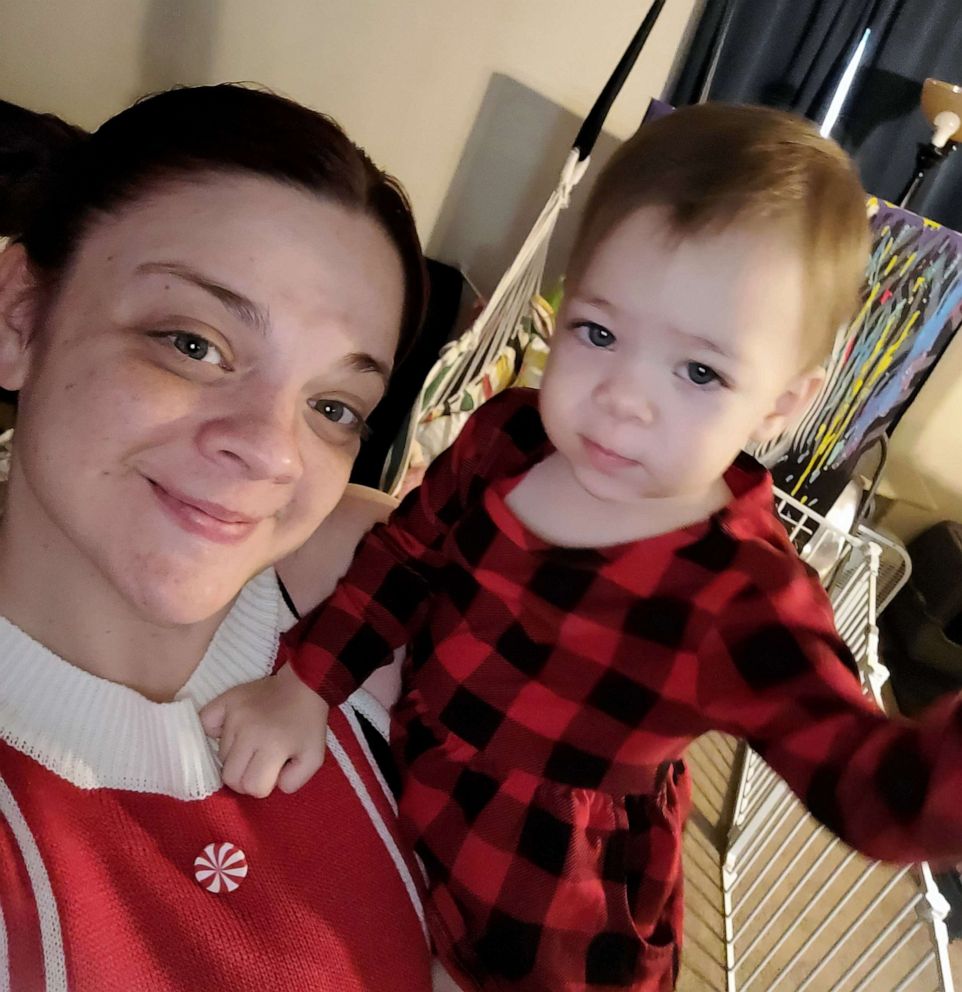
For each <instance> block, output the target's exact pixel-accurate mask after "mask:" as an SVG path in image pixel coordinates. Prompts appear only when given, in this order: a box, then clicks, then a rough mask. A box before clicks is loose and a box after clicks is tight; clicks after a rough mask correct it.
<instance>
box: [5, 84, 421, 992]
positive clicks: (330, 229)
mask: <svg viewBox="0 0 962 992" xmlns="http://www.w3.org/2000/svg"><path fill="white" fill-rule="evenodd" d="M421 266H422V261H421V255H420V249H419V246H418V242H417V235H416V233H415V230H414V226H413V220H412V218H411V215H410V211H409V209H408V206H407V203H406V201H405V199H404V196H403V193H401V191H400V190H399V189H398V187H397V186H396V185H395V184H394V182H393V181H392V180H391V179H390V178H389V177H387V176H385V175H384V174H383V173H381V172H380V171H379V170H377V169H376V168H375V167H374V166H373V165H372V164H371V163H370V161H369V160H368V159H367V158H366V157H365V156H364V155H363V153H361V152H360V151H359V150H358V149H357V148H356V147H355V146H354V145H352V144H351V143H350V141H348V139H347V138H346V137H345V136H344V135H343V133H342V132H341V131H340V130H339V129H338V128H337V126H336V125H334V124H333V123H332V122H330V121H329V120H327V119H326V118H323V117H321V116H320V115H318V114H315V113H313V112H312V111H309V110H306V109H305V108H302V107H299V106H297V105H296V104H293V103H290V102H288V101H285V100H282V99H280V98H278V97H275V96H272V95H269V94H266V93H261V92H256V91H252V90H247V89H243V88H239V87H231V86H218V87H208V88H198V89H182V90H177V91H172V92H169V93H164V94H161V95H159V96H156V97H152V98H150V99H148V100H145V101H143V102H141V103H139V104H137V105H135V106H134V107H132V108H130V109H129V110H127V111H124V112H123V113H121V114H120V115H118V116H117V117H115V118H113V119H112V120H110V121H108V122H107V123H106V124H105V125H104V126H103V127H101V128H100V129H99V130H98V131H97V132H95V133H94V134H93V135H92V136H89V137H86V138H83V139H82V140H78V141H77V142H76V143H71V144H70V146H69V148H67V150H66V151H65V152H64V153H63V154H62V155H59V156H58V158H57V161H56V162H55V163H54V166H53V167H52V169H51V174H50V176H49V178H48V189H47V191H46V195H45V196H44V197H43V200H42V206H41V207H40V208H39V209H38V210H37V211H36V212H34V214H33V215H32V216H31V217H30V218H28V220H27V221H26V223H25V225H24V229H23V231H22V232H21V236H20V238H19V241H18V243H16V244H14V245H12V246H11V247H9V248H7V250H6V251H5V252H4V253H3V254H2V255H0V386H2V387H4V388H6V389H12V390H19V393H20V400H19V414H18V428H17V435H16V441H15V447H14V452H13V456H12V464H11V473H10V480H9V485H8V492H7V499H6V508H5V511H4V514H3V517H2V520H0V614H2V617H3V619H0V910H2V917H0V921H2V925H0V988H8V987H9V988H12V989H13V990H14V992H17V990H34V989H48V990H53V989H68V988H69V989H79V990H87V989H95V990H98V992H99V990H110V989H118V990H120V989H123V990H125V992H129V990H134V989H185V990H186V989H190V990H195V989H201V988H203V989H231V990H235V989H257V990H259V992H261V990H265V989H332V990H335V989H336V990H338V992H347V990H355V989H356V990H361V989H364V990H378V989H385V990H387V989H391V990H406V989H423V988H427V987H429V983H430V979H429V977H428V976H429V956H428V949H427V944H426V941H425V938H424V936H423V921H422V919H421V915H420V907H419V905H418V903H417V897H416V895H415V893H414V883H413V877H414V872H415V871H416V868H415V866H414V865H413V864H412V863H411V861H410V860H409V859H408V858H407V857H406V856H405V855H404V854H402V853H401V849H400V848H399V846H398V845H397V843H396V840H395V837H394V833H393V824H392V816H391V800H390V794H389V792H388V790H387V788H386V785H385V782H384V778H383V776H382V775H381V774H380V773H379V772H378V771H377V770H376V766H375V765H374V764H373V762H372V761H371V750H370V748H371V747H372V746H373V747H375V748H376V747H377V735H376V734H374V735H366V734H365V732H364V719H363V717H359V716H358V713H359V712H361V713H362V714H363V713H366V714H367V715H368V718H369V719H370V720H372V721H373V722H375V723H376V722H378V721H379V720H381V719H382V718H383V715H384V714H383V708H382V707H380V706H379V704H377V703H376V701H375V700H374V698H373V697H372V696H371V695H370V694H369V693H366V692H364V691H363V690H362V692H361V693H359V694H358V696H356V697H355V699H354V700H353V701H352V703H353V705H350V706H348V707H345V708H344V711H343V712H342V713H340V714H339V716H338V719H337V722H336V724H335V723H334V721H332V724H331V727H332V731H333V733H332V736H331V737H330V739H329V742H328V746H329V750H330V752H331V753H332V754H333V756H334V758H335V760H334V761H327V762H325V765H324V769H323V771H322V772H321V773H320V774H319V775H318V776H317V777H316V778H314V779H312V780H311V782H310V783H309V784H308V785H307V786H306V787H305V788H304V789H303V790H302V791H301V792H299V793H298V794H297V795H296V796H287V795H283V794H278V795H275V796H272V797H271V798H269V799H266V800H263V801H258V800H254V799H249V798H247V799H245V798H243V797H239V796H237V795H235V794H233V793H230V792H228V791H226V790H224V789H222V788H221V784H220V770H219V768H218V767H217V764H216V762H215V760H214V757H213V754H214V752H213V750H212V748H211V745H210V742H209V741H208V740H207V739H206V738H205V736H204V734H203V731H202V729H201V725H200V722H199V720H198V718H197V710H198V709H199V708H200V707H202V706H203V705H204V704H205V703H206V702H207V701H209V700H210V699H212V698H213V697H214V696H216V695H217V694H219V693H220V692H222V691H223V690H224V689H226V688H228V687H230V686H232V685H236V684H238V683H241V682H244V681H249V680H250V679H253V678H256V677H258V676H261V675H264V674H266V673H268V672H269V671H271V670H272V667H273V663H274V653H275V649H276V645H277V640H278V635H279V632H280V631H281V630H282V629H284V628H285V627H286V626H288V625H290V624H291V623H293V621H294V613H293V612H292V609H296V610H304V609H307V608H309V607H311V606H313V605H314V604H316V603H317V602H318V601H320V599H321V598H323V596H324V595H325V594H326V593H327V592H328V591H329V589H330V588H331V586H332V584H333V582H334V580H335V579H336V577H337V575H338V574H339V573H340V572H341V571H342V570H343V568H344V567H345V566H346V563H347V561H348V559H349V557H350V553H351V550H352V548H353V545H354V543H355V541H356V539H357V537H358V536H359V535H360V534H361V533H362V532H363V531H364V530H365V529H366V528H367V527H369V526H370V525H371V523H372V522H373V521H374V520H375V519H377V518H378V517H379V516H380V515H382V513H383V508H382V507H381V506H380V505H379V504H378V503H376V502H372V501H370V500H365V499H364V498H363V497H361V496H359V495H357V494H353V495H349V496H346V497H345V496H344V493H345V487H346V485H347V479H348V473H349V470H350V466H351V463H352V461H353V459H354V456H355V455H356V453H357V450H358V446H359V443H360V439H361V437H362V435H363V433H364V418H365V417H366V416H367V415H368V414H369V413H370V412H371V410H372V409H373V408H374V406H375V405H376V404H377V402H378V400H379V399H380V397H381V396H382V394H383V392H384V389H385V385H386V380H387V376H388V374H389V372H390V369H391V365H392V362H393V359H394V356H395V353H396V352H397V351H398V349H399V348H400V347H403V346H404V344H405V343H406V342H407V341H408V340H409V339H410V336H411V334H412V332H413V331H414V329H415V327H416V325H417V323H418V321H419V318H420V311H421V307H422V300H423V280H422V268H421ZM342 497H343V498H342ZM322 522H323V525H322ZM275 563H277V564H276V570H275V568H274V566H275ZM279 580H280V581H279ZM281 582H283V585H281V584H280V583H281ZM285 587H286V592H287V593H289V597H288V598H287V599H286V602H285V598H284V592H285ZM368 730H369V728H368ZM288 773H289V776H290V779H289V782H288V786H289V787H291V788H293V787H295V786H296V785H298V784H299V781H298V770H297V769H296V768H291V769H289V770H288ZM321 824H323V829H321ZM305 933H306V934H309V939H308V940H306V941H305V940H304V939H303V935H304V934H305Z"/></svg>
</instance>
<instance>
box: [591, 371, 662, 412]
mask: <svg viewBox="0 0 962 992" xmlns="http://www.w3.org/2000/svg"><path fill="white" fill-rule="evenodd" d="M598 401H599V403H600V404H601V405H602V407H603V409H605V411H606V412H607V413H608V414H609V416H611V417H614V418H615V419H616V420H637V421H639V422H640V423H642V424H645V425H646V426H647V425H650V424H653V423H654V421H655V417H656V409H655V404H654V402H653V399H652V397H651V393H650V391H649V390H648V389H647V388H646V386H645V384H644V383H643V382H642V381H641V378H640V377H639V376H637V375H632V374H630V372H629V371H627V370H622V371H621V372H619V373H617V374H615V375H612V376H610V377H609V378H607V379H605V380H604V381H603V382H602V383H601V385H600V386H599V389H598Z"/></svg>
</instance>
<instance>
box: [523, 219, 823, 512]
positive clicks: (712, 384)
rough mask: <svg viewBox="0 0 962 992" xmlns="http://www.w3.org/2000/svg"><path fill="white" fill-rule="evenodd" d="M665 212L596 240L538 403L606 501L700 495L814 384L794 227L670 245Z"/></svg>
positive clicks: (795, 408)
mask: <svg viewBox="0 0 962 992" xmlns="http://www.w3.org/2000/svg"><path fill="white" fill-rule="evenodd" d="M666 230H667V229H666V226H665V222H664V221H663V220H662V213H661V212H660V211H659V210H657V209H653V208H645V209H643V210H639V211H638V212H636V213H634V214H632V215H631V216H629V217H628V218H627V219H626V220H625V221H624V222H623V223H622V224H621V225H619V226H618V227H617V228H616V229H615V230H614V231H612V233H611V234H609V235H608V236H607V237H606V238H605V239H604V240H603V241H602V242H601V243H600V244H599V245H598V247H597V249H596V250H595V252H594V254H593V255H592V257H591V258H590V259H589V261H588V264H587V267H586V268H585V271H584V273H583V275H582V277H581V278H580V279H579V280H578V282H577V284H576V285H573V286H571V287H570V291H569V295H568V296H567V297H566V299H565V303H564V306H563V307H562V310H561V313H560V314H559V317H558V329H557V332H556V335H555V339H554V342H553V346H552V351H551V357H550V360H549V363H548V368H547V370H546V373H545V378H544V383H543V386H542V391H541V392H542V395H541V410H542V416H543V418H544V423H545V428H546V430H547V433H548V436H549V438H550V439H551V441H552V443H553V444H554V445H555V447H556V448H557V449H558V451H559V452H560V454H561V455H562V456H563V457H564V458H566V459H567V461H568V462H569V463H570V466H571V468H572V470H573V473H574V476H575V478H576V479H577V480H578V482H579V483H580V484H581V485H582V486H583V487H584V488H585V489H586V490H587V491H588V492H590V493H591V494H592V495H594V496H596V497H598V498H601V499H606V500H615V501H619V502H626V501H627V502H631V501H633V500H636V499H639V498H643V499H647V498H651V497H666V496H698V495H700V494H701V493H703V492H706V491H708V490H709V489H711V488H712V487H713V486H715V485H716V484H717V482H718V480H719V478H720V477H721V475H722V474H723V473H724V471H725V469H727V468H728V466H729V465H730V464H731V463H732V461H733V460H734V459H735V457H736V455H737V454H738V452H739V451H740V450H741V449H742V448H743V447H744V446H745V445H746V444H747V443H748V442H749V441H750V440H764V439H766V438H768V437H772V436H774V435H775V434H777V433H778V432H779V431H780V430H781V429H782V427H783V426H784V424H785V421H786V420H787V419H789V418H790V417H792V416H793V415H795V414H796V413H797V412H799V411H800V409H801V408H802V407H804V405H805V404H807V402H808V401H809V400H810V399H811V397H812V396H813V395H814V393H815V392H816V391H817V388H818V384H819V381H820V374H819V373H818V372H816V371H809V372H804V373H800V371H799V370H800V367H801V364H802V362H801V358H800V355H801V354H802V349H801V344H802V324H803V316H804V306H803V305H804V279H803V275H804V273H803V265H802V261H801V258H800V257H799V255H798V252H797V251H796V250H795V249H794V248H793V247H792V245H791V243H790V241H791V239H790V238H789V237H786V235H785V234H784V232H781V233H780V232H778V231H775V230H773V231H771V232H766V231H764V230H761V229H758V228H755V229H752V228H748V229H736V228H732V229H730V230H727V231H724V232H722V233H720V234H709V235H700V236H695V237H689V238H680V239H677V240H676V241H672V240H671V239H670V238H668V237H667V236H666Z"/></svg>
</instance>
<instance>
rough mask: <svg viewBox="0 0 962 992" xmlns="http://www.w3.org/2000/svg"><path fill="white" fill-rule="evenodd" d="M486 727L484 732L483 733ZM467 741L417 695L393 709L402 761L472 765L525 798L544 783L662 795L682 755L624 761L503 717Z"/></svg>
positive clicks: (610, 793)
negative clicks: (494, 726)
mask: <svg viewBox="0 0 962 992" xmlns="http://www.w3.org/2000/svg"><path fill="white" fill-rule="evenodd" d="M482 731H484V732H485V733H484V736H482ZM467 734H468V735H469V736H472V737H473V738H474V739H473V740H466V739H465V738H464V737H463V736H461V735H460V734H458V733H456V732H455V731H454V730H452V729H451V728H450V727H449V726H447V725H446V723H445V722H444V720H443V714H442V715H441V717H438V716H435V715H434V714H433V713H431V712H430V710H429V708H428V707H427V706H426V705H425V703H424V700H423V698H422V697H420V695H419V693H417V692H411V693H409V694H407V695H406V696H405V698H404V699H403V700H402V701H401V702H400V703H399V704H398V706H397V707H396V709H395V711H394V727H393V729H392V737H393V738H394V739H395V742H396V744H397V745H398V747H399V752H398V756H399V758H400V760H401V761H402V763H403V764H407V765H411V764H415V763H420V761H421V760H422V759H423V758H426V757H427V753H428V752H431V754H430V758H428V760H430V761H431V763H435V762H445V763H449V764H450V765H451V766H452V767H455V768H472V769H474V770H475V771H477V772H480V773H482V774H484V775H488V776H490V777H491V778H492V779H494V780H496V781H498V782H502V783H508V781H510V783H511V790H512V791H515V790H517V791H518V795H517V796H516V798H517V799H518V800H521V801H529V800H530V799H532V798H533V797H534V796H535V794H536V792H538V791H540V790H541V789H543V788H545V787H546V786H548V787H550V786H554V787H556V788H558V789H560V790H582V791H585V792H590V793H596V794H597V795H598V796H599V798H601V797H605V796H607V797H609V798H610V799H612V800H615V801H617V800H618V799H620V798H622V797H624V796H639V795H651V796H655V795H658V794H660V793H661V792H662V791H663V789H664V787H665V784H666V782H667V781H668V780H669V779H671V780H672V782H673V783H674V782H675V781H677V779H678V777H679V776H680V774H681V772H682V770H683V768H684V764H683V761H682V759H681V756H680V755H675V756H666V757H664V758H661V760H657V761H653V762H638V763H625V762H620V761H612V760H609V759H608V758H606V757H604V756H602V755H599V754H596V753H592V752H589V751H587V750H585V749H582V748H580V747H578V746H576V745H573V744H569V743H567V742H566V741H564V740H560V741H554V740H548V739H546V738H544V737H543V736H541V735H536V734H533V733H531V731H529V730H527V729H526V728H524V727H521V726H517V725H512V723H511V721H510V718H505V719H504V720H502V721H501V725H500V726H499V727H498V728H497V729H496V731H495V732H494V733H493V734H487V733H486V728H484V727H483V726H482V727H481V728H480V729H478V730H477V732H476V731H475V728H474V727H471V728H470V729H468V730H467Z"/></svg>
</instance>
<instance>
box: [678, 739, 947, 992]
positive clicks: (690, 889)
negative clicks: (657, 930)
mask: <svg viewBox="0 0 962 992" xmlns="http://www.w3.org/2000/svg"><path fill="white" fill-rule="evenodd" d="M735 756H736V743H735V742H734V741H732V740H730V739H728V738H725V737H723V736H721V735H717V734H711V735H708V736H707V737H704V738H702V739H701V740H699V741H697V742H696V743H695V744H694V745H693V746H692V748H691V749H690V751H689V754H688V764H689V767H690V769H691V773H692V783H693V799H694V803H693V812H692V816H691V818H690V820H689V823H688V826H687V828H686V832H685V840H684V858H685V879H686V900H685V902H686V919H685V946H684V953H683V958H682V973H681V976H680V979H679V983H678V990H679V992H725V989H726V966H725V952H726V948H725V939H724V933H725V929H724V914H723V896H722V886H721V857H722V851H723V850H724V840H725V838H724V830H725V826H726V824H727V823H728V822H729V819H730V806H731V802H732V800H733V796H732V789H733V782H732V779H733V774H734V765H735ZM783 809H784V813H783V818H782V819H781V820H780V821H779V826H778V830H777V831H776V832H774V833H773V835H772V837H771V839H770V840H767V841H765V842H764V843H763V844H762V846H761V848H760V849H759V850H758V851H757V852H751V853H753V854H754V858H753V860H752V863H751V865H750V866H748V859H747V857H745V858H744V863H745V864H746V866H747V868H746V871H745V873H744V876H743V877H742V878H740V879H739V880H738V882H737V885H736V887H735V889H734V905H735V910H734V919H735V924H736V932H737V934H738V936H737V937H736V940H735V945H734V951H735V955H736V972H735V974H736V976H737V978H738V981H737V988H738V992H742V990H743V989H746V990H748V992H769V990H771V989H776V990H777V992H796V990H797V989H798V988H799V987H800V986H801V985H802V984H803V983H804V982H805V980H806V978H807V977H808V976H809V975H811V974H812V972H813V971H815V970H816V969H819V970H818V971H817V974H816V976H815V977H814V978H813V979H811V981H810V982H809V984H808V985H807V986H806V989H807V992H826V990H829V989H832V988H833V987H834V986H835V984H836V982H837V981H838V979H839V977H840V976H841V975H843V974H844V973H845V972H846V971H847V970H849V969H852V970H851V975H850V977H849V978H848V979H846V981H845V983H844V986H843V987H844V988H845V989H846V990H855V989H859V990H863V989H864V990H866V992H893V990H894V989H896V988H898V989H899V992H903V990H904V992H937V990H939V989H940V987H941V986H940V983H939V979H938V973H937V970H936V967H935V965H934V963H929V964H925V962H924V959H925V956H926V954H927V953H928V951H929V950H930V948H931V946H932V941H931V938H930V936H929V932H928V931H927V929H926V924H925V922H924V920H920V917H919V914H918V912H917V909H918V908H922V907H921V905H919V906H917V907H913V906H911V903H912V901H913V899H915V898H917V896H918V892H919V887H918V884H917V881H916V879H915V877H914V875H913V874H911V873H910V874H907V875H905V876H904V877H900V878H897V877H896V875H897V872H896V870H895V869H893V868H891V867H889V866H886V865H873V864H872V863H871V862H869V861H868V860H866V859H865V858H863V857H862V856H861V855H856V854H853V853H852V852H850V851H849V849H848V848H847V847H845V845H844V844H842V843H841V842H839V841H837V840H835V839H834V838H832V837H831V835H828V834H827V832H826V831H824V830H822V829H821V828H820V827H819V826H818V825H817V824H816V823H815V821H814V820H812V818H811V817H810V816H809V815H808V814H807V812H806V811H805V810H804V809H803V808H802V807H801V805H800V804H797V803H795V802H794V800H791V801H790V803H789V804H786V805H785V806H784V807H783ZM789 835H791V840H790V841H788V842H787V843H784V841H785V839H786V838H787V837H789ZM775 866H777V867H775ZM762 872H764V874H760V873H762ZM753 883H754V884H753ZM812 896H815V898H814V900H813V901H812V908H811V910H810V911H808V912H805V913H803V914H801V915H799V914H800V907H802V906H803V905H804V904H806V903H807V902H808V900H809V898H810V897H812ZM842 900H845V903H844V909H843V910H841V911H839V913H838V915H837V916H836V917H835V918H834V919H832V920H831V921H830V922H826V919H827V917H828V914H829V912H830V911H831V910H832V908H833V907H834V906H835V905H836V904H838V903H839V902H840V901H842ZM873 901H875V902H876V903H877V905H876V907H875V909H874V910H872V912H871V915H869V916H868V917H867V918H866V920H865V922H864V923H862V924H861V925H860V926H858V927H857V928H854V929H853V928H852V927H851V921H852V920H853V919H854V918H855V917H856V915H857V914H858V913H859V912H860V911H861V910H862V909H864V908H867V907H869V906H870V904H871V903H872V902H873ZM883 937H884V939H883V940H881V942H880V943H879V946H878V948H877V949H874V950H873V948H872V945H873V943H874V942H875V941H876V940H878V939H880V938H883ZM840 940H841V941H842V943H841V945H840V947H839V950H838V952H837V953H836V954H835V955H834V956H832V957H831V958H829V956H828V951H829V950H830V949H831V948H832V947H833V945H835V944H836V943H837V942H839V941H840ZM890 949H893V950H894V953H893V956H892V958H891V960H890V961H889V962H888V964H887V965H886V966H885V969H884V971H880V972H878V973H875V974H873V969H874V968H875V967H876V965H877V963H878V960H879V958H880V957H881V956H882V955H883V954H884V953H885V952H886V951H888V950H890ZM949 956H950V960H951V963H952V968H953V978H954V984H955V987H956V989H958V990H959V992H962V942H957V943H955V944H953V945H950V955H949ZM853 965H854V966H855V967H854V968H853ZM893 976H894V977H893Z"/></svg>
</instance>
